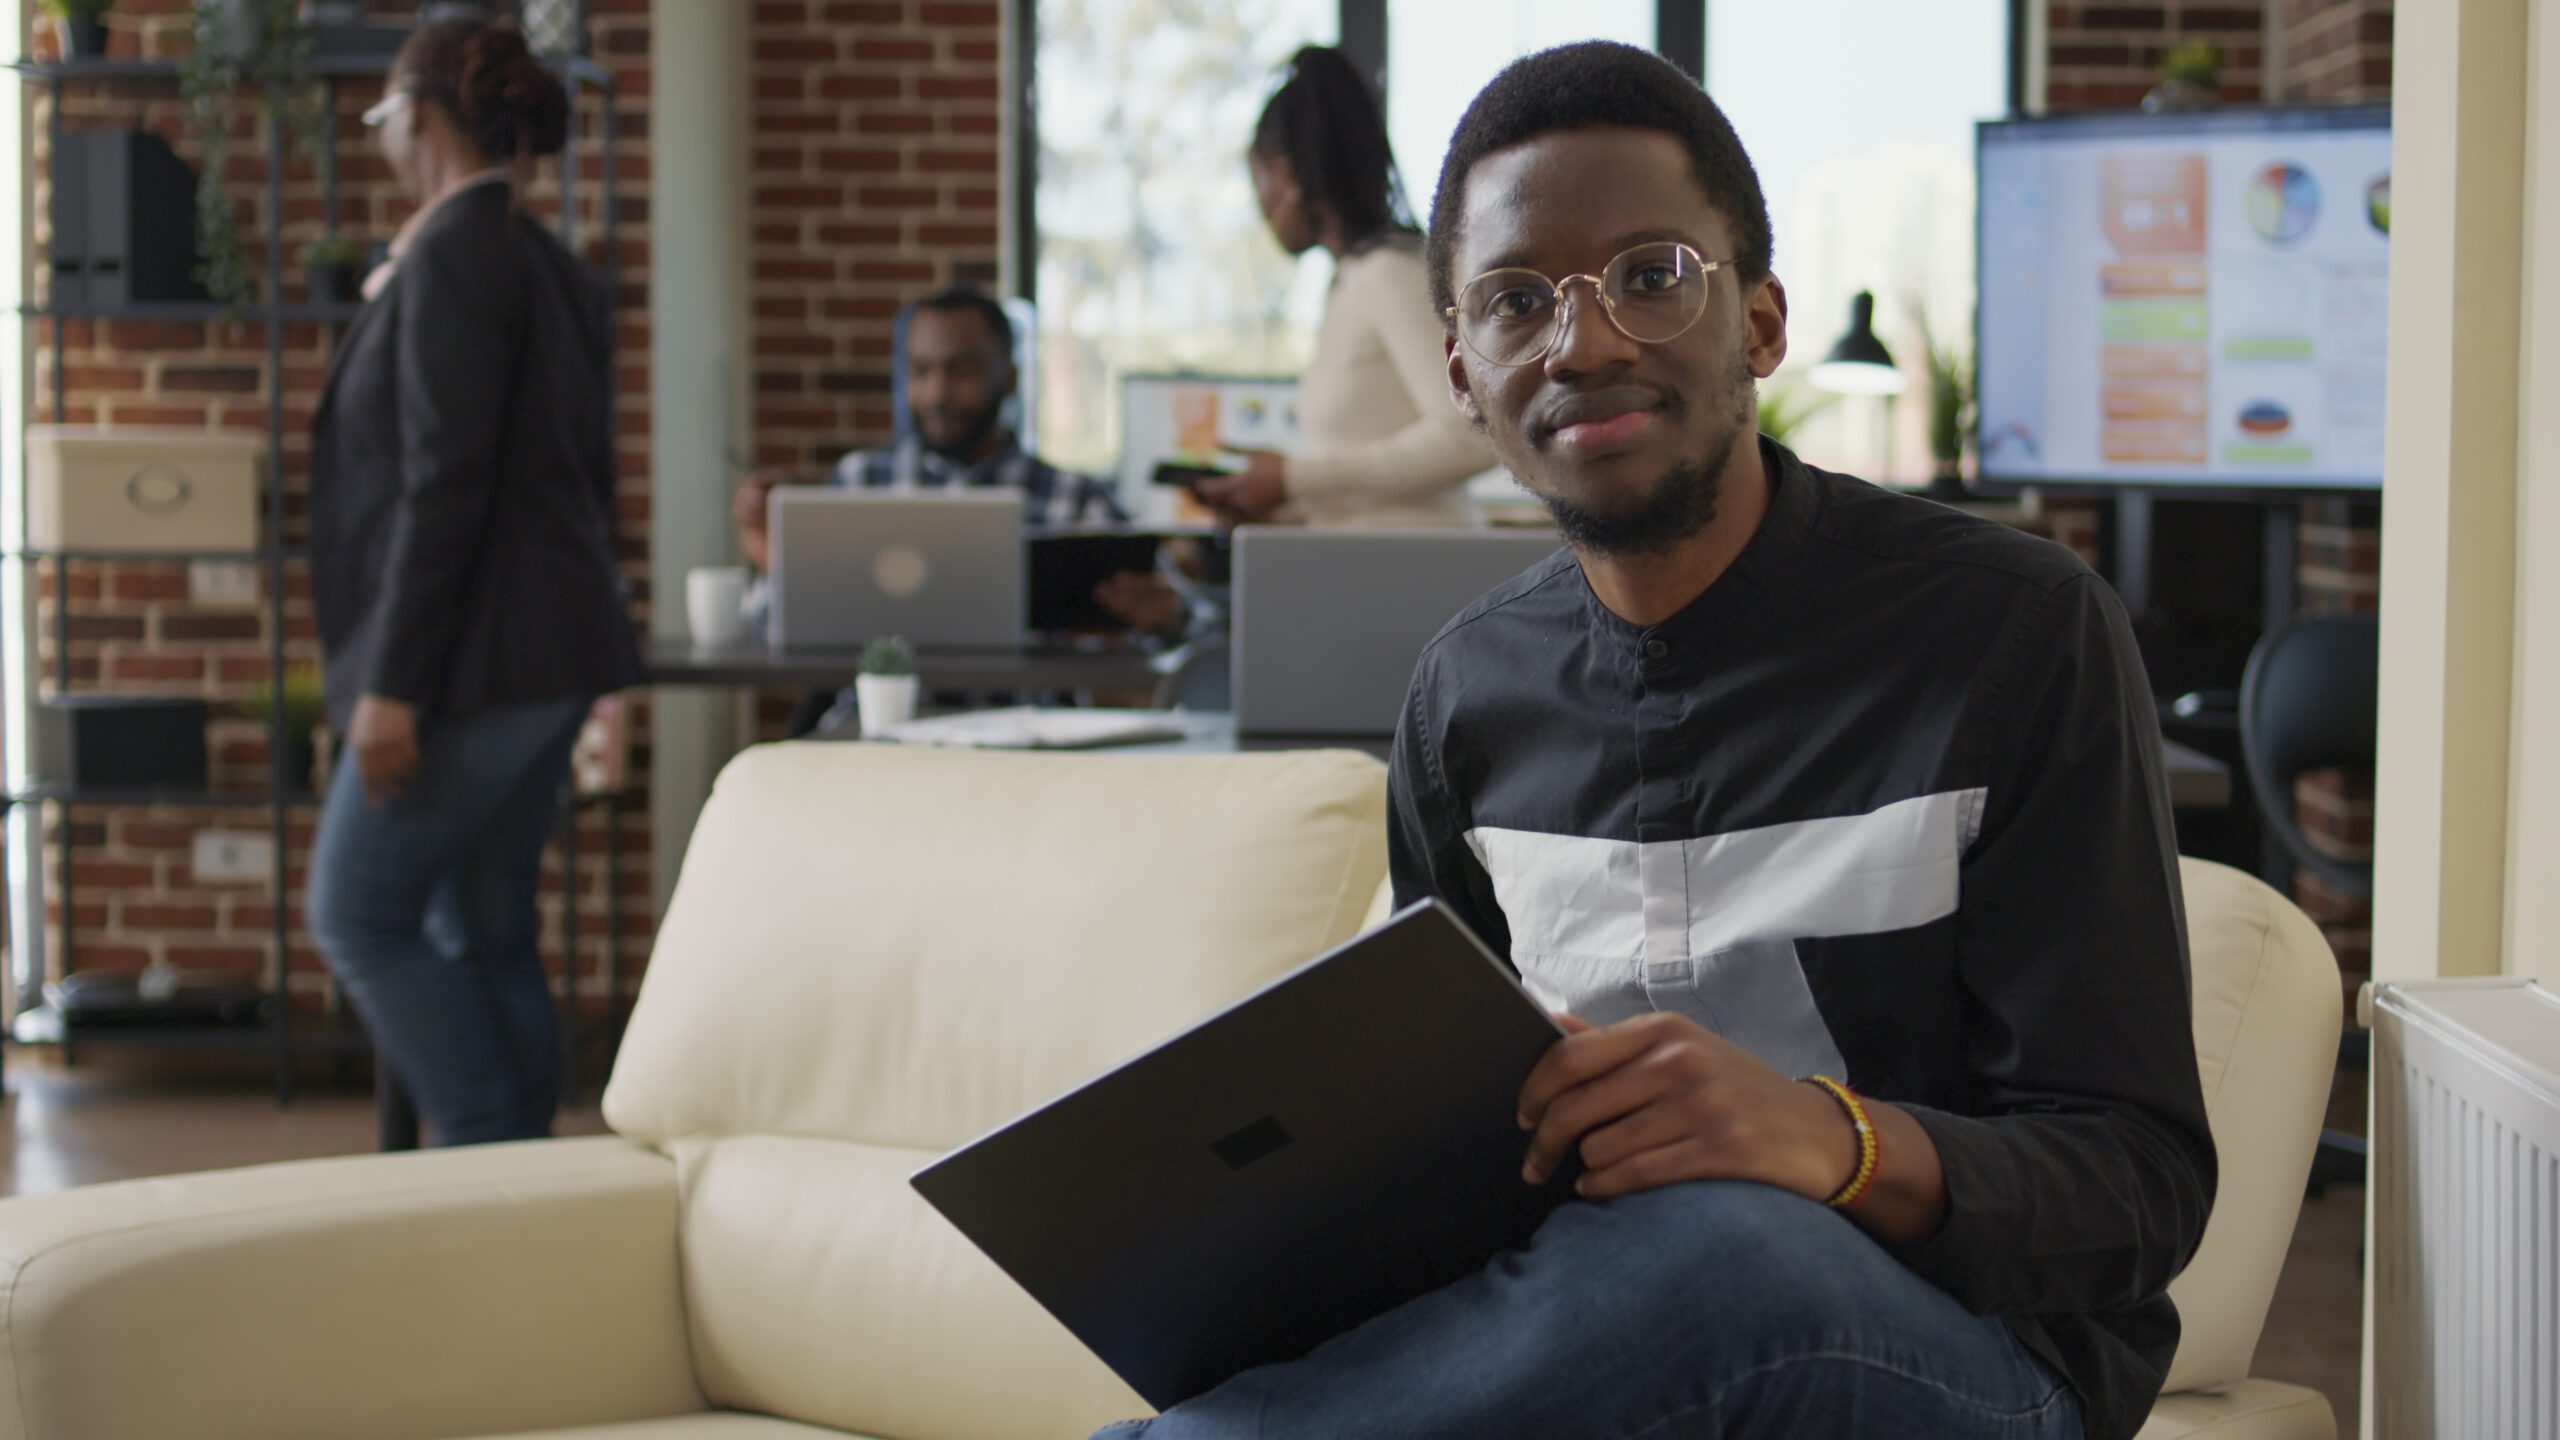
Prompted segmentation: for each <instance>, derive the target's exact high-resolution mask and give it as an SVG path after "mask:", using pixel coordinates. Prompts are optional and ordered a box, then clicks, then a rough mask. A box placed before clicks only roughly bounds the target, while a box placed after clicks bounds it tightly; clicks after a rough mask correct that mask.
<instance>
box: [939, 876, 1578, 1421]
mask: <svg viewBox="0 0 2560 1440" xmlns="http://www.w3.org/2000/svg"><path fill="white" fill-rule="evenodd" d="M1561 1033H1562V1032H1561V1031H1560V1030H1558V1029H1557V1027H1556V1024H1555V1022H1554V1021H1553V1020H1551V1019H1550V1018H1548V1016H1547V1014H1546V1012H1545V1010H1544V1009H1542V1008H1541V1007H1540V1006H1539V1005H1538V1003H1537V1002H1536V1001H1534V1000H1532V999H1531V998H1530V997H1529V996H1528V994H1527V993H1526V992H1525V991H1523V990H1522V989H1521V988H1520V986H1519V984H1518V982H1517V981H1516V980H1514V979H1513V977H1512V974H1511V971H1510V969H1509V967H1507V966H1506V965H1504V964H1503V963H1502V962H1501V961H1499V960H1497V959H1495V958H1494V956H1493V953H1492V952H1491V951H1489V950H1487V949H1486V948H1485V947H1484V946H1483V944H1482V943H1480V942H1479V941H1478V940H1477V939H1476V938H1475V937H1474V936H1473V935H1472V934H1470V933H1468V931H1467V929H1466V927H1465V926H1464V925H1462V924H1461V923H1460V922H1459V921H1458V919H1457V917H1456V916H1454V915H1452V914H1451V913H1450V912H1449V911H1448V910H1447V909H1445V908H1444V907H1442V906H1441V905H1439V904H1438V903H1437V902H1425V903H1422V904H1418V905H1414V906H1412V907H1410V908H1408V909H1406V910H1404V911H1403V912H1401V913H1399V914H1398V915H1397V916H1396V917H1395V918H1394V919H1393V920H1391V921H1389V922H1388V923H1387V924H1386V925H1384V926H1381V927H1380V928H1379V929H1377V930H1374V931H1371V932H1370V933H1369V934H1367V935H1364V936H1361V937H1360V938H1359V939H1356V940H1353V941H1352V942H1351V943H1349V944H1347V945H1344V946H1342V947H1341V948H1339V949H1337V950H1334V951H1332V952H1330V953H1328V954H1326V955H1324V956H1321V957H1319V958H1318V959H1316V960H1314V961H1312V962H1310V963H1309V964H1307V965H1306V966H1304V967H1302V968H1300V969H1298V970H1296V971H1294V972H1292V973H1290V974H1289V975H1287V976H1284V977H1282V978H1281V979H1279V980H1277V981H1274V982H1273V983H1272V984H1270V985H1269V986H1267V987H1265V988H1264V989H1262V990H1261V991H1259V992H1257V993H1255V994H1253V995H1251V996H1249V997H1247V998H1245V999H1244V1000H1241V1001H1238V1002H1237V1003H1236V1004H1235V1005H1233V1006H1231V1007H1229V1008H1228V1009H1227V1010H1225V1011H1223V1012H1221V1013H1219V1014H1217V1015H1215V1016H1212V1017H1211V1018H1209V1019H1207V1020H1204V1021H1202V1022H1201V1023H1200V1024H1198V1025H1196V1026H1194V1027H1192V1028H1191V1029H1189V1030H1186V1031H1184V1032H1183V1033H1182V1034H1180V1035H1177V1036H1175V1037H1174V1038H1172V1039H1170V1040H1168V1041H1166V1042H1164V1043H1163V1044H1162V1045H1159V1046H1157V1047H1156V1048H1155V1049H1153V1050H1150V1051H1148V1052H1147V1053H1146V1054H1144V1055H1141V1056H1139V1057H1138V1058H1137V1059H1135V1060H1132V1061H1130V1062H1129V1063H1128V1064H1126V1065H1123V1066H1121V1067H1120V1068H1119V1069H1117V1070H1114V1071H1112V1072H1111V1073H1110V1074H1108V1075H1105V1076H1103V1077H1102V1078H1100V1079H1098V1080H1095V1081H1092V1082H1090V1083H1088V1084H1086V1085H1083V1086H1081V1087H1079V1088H1077V1089H1075V1090H1072V1091H1069V1092H1068V1093H1067V1094H1065V1095H1062V1096H1060V1097H1058V1098H1057V1099H1055V1100H1052V1101H1050V1102H1049V1103H1048V1104H1046V1105H1043V1106H1041V1107H1040V1108H1039V1109H1037V1110H1034V1111H1032V1112H1031V1113H1030V1114H1028V1115H1025V1116H1023V1117H1022V1118H1021V1119H1019V1120H1016V1121H1014V1122H1013V1123H1011V1124H1009V1125H1007V1126H1005V1127H1004V1128H1002V1129H1000V1130H998V1131H996V1132H995V1133H993V1134H991V1135H988V1136H986V1137H985V1138H983V1139H980V1140H978V1141H976V1142H974V1143H972V1144H969V1145H966V1146H963V1147H962V1148H960V1149H959V1150H956V1151H954V1152H952V1153H951V1154H950V1155H948V1156H945V1157H944V1158H943V1159H941V1160H940V1161H937V1162H936V1163H934V1164H933V1165H931V1166H929V1167H927V1168H926V1169H925V1170H923V1171H922V1172H920V1173H918V1174H917V1175H916V1177H915V1179H914V1182H913V1183H914V1185H915V1187H916V1189H917V1190H918V1191H919V1192H921V1193H922V1194H923V1196H924V1198H925V1199H926V1200H928V1201H930V1202H931V1203H932V1204H933V1206H934V1208H935V1209H937V1210H940V1211H941V1212H942V1213H943V1214H944V1215H946V1216H948V1217H949V1218H950V1220H951V1223H952V1224H954V1225H956V1226H958V1227H959V1228H960V1230H961V1232H962V1233H963V1234H966V1235H967V1236H968V1237H969V1238H970V1239H971V1240H973V1241H975V1242H977V1244H978V1246H979V1248H981V1249H983V1250H985V1251H986V1252H987V1254H988V1256H989V1257H990V1258H992V1259H993V1260H994V1261H995V1262H996V1263H997V1264H998V1265H1000V1266H1002V1267H1003V1268H1004V1270H1005V1273H1007V1274H1009V1275H1011V1276H1012V1277H1013V1278H1014V1279H1015V1280H1016V1281H1018V1282H1020V1283H1021V1285H1022V1287H1023V1288H1024V1289H1025V1290H1028V1291H1030V1292H1031V1295H1032V1298H1034V1299H1036V1300H1038V1301H1039V1302H1040V1303H1041V1304H1042V1305H1044V1306H1046V1307H1047V1308H1048V1310H1049V1313H1050V1314H1052V1315H1055V1316H1057V1317H1058V1319H1059V1320H1060V1321H1061V1322H1063V1323H1064V1324H1065V1325H1066V1327H1067V1328H1068V1329H1069V1330H1070V1331H1072V1332H1074V1334H1075V1336H1076V1338H1078V1339H1080V1340H1082V1341H1083V1342H1084V1343H1085V1344H1086V1345H1087V1346H1089V1347H1091V1348H1092V1350H1093V1352H1094V1353H1095V1354H1096V1355H1099V1356H1101V1357H1102V1359H1103V1361H1104V1362H1105V1363H1106V1364H1108V1365H1110V1366H1111V1368H1112V1369H1113V1370H1115V1371H1117V1372H1119V1375H1120V1378H1122V1379H1123V1380H1126V1381H1127V1382H1128V1383H1129V1386H1130V1388H1132V1389H1134V1390H1136V1391H1137V1392H1138V1393H1139V1394H1140V1395H1142V1396H1144V1397H1146V1399H1147V1402H1148V1403H1149V1404H1151V1405H1154V1406H1156V1407H1157V1408H1158V1409H1164V1408H1166V1407H1169V1406H1171V1405H1173V1404H1175V1403H1177V1402H1179V1401H1182V1400H1185V1399H1188V1398H1190V1397H1192V1396H1194V1395H1198V1394H1200V1393H1202V1392H1203V1391H1206V1390H1209V1389H1211V1388H1213V1387H1214V1386H1216V1385H1217V1384H1219V1383H1220V1382H1221V1381H1224V1380H1226V1379H1227V1378H1228V1377H1230V1376H1232V1375H1235V1374H1237V1373H1239V1372H1241V1371H1244V1370H1247V1369H1250V1368H1252V1367H1254V1366H1256V1365H1263V1364H1269V1363H1272V1362H1275V1361H1283V1360H1290V1359H1295V1358H1296V1357H1298V1356H1301V1355H1304V1354H1306V1353H1307V1352H1308V1351H1310V1350H1312V1349H1314V1348H1315V1347H1316V1346H1318V1345H1321V1344H1323V1343H1324V1342H1325V1341H1326V1340H1329V1339H1331V1338H1332V1337H1334V1336H1336V1335H1338V1334H1341V1333H1342V1332H1344V1331H1346V1330H1349V1329H1351V1328H1353V1327H1355V1326H1357V1325H1359V1324H1360V1323H1361V1322H1362V1321H1365V1320H1367V1319H1369V1318H1371V1317H1372V1316H1375V1315H1378V1314H1381V1313H1383V1312H1385V1311H1387V1310H1390V1309H1393V1308H1394V1307H1396V1306H1397V1305H1400V1304H1402V1303H1404V1302H1405V1301H1407V1300H1410V1299H1413V1298H1414V1297H1416V1296H1419V1295H1422V1294H1425V1293H1427V1292H1429V1291H1431V1290H1433V1289H1436V1288H1438V1287H1440V1286H1442V1285H1446V1284H1448V1283H1450V1282H1452V1281H1455V1280H1458V1279H1460V1278H1462V1277H1464V1276H1466V1275H1469V1274H1472V1273H1474V1272H1475V1271H1476V1270H1478V1269H1480V1268H1481V1267H1482V1266H1483V1265H1484V1264H1485V1262H1486V1261H1488V1260H1490V1259H1492V1258H1493V1257H1494V1256H1495V1255H1498V1254H1500V1253H1502V1252H1503V1251H1505V1250H1512V1249H1518V1248H1521V1247H1522V1246H1525V1245H1526V1244H1527V1243H1528V1241H1529V1237H1530V1235H1531V1234H1532V1233H1533V1232H1535V1231H1536V1229H1537V1228H1538V1224H1539V1222H1540V1221H1542V1220H1544V1219H1545V1218H1546V1217H1547V1215H1548V1213H1549V1212H1551V1211H1553V1210H1554V1209H1555V1208H1556V1207H1557V1206H1558V1205H1560V1204H1562V1203H1563V1202H1564V1201H1566V1200H1568V1199H1570V1198H1571V1197H1572V1194H1573V1180H1574V1176H1575V1175H1576V1174H1577V1173H1579V1172H1578V1171H1577V1170H1575V1169H1573V1168H1572V1167H1568V1168H1567V1169H1566V1171H1565V1172H1564V1173H1562V1174H1559V1175H1556V1176H1554V1177H1552V1178H1550V1179H1549V1180H1548V1181H1547V1183H1546V1184H1544V1185H1542V1186H1537V1187H1534V1188H1533V1187H1531V1186H1529V1185H1527V1184H1524V1183H1523V1182H1522V1181H1521V1179H1520V1165H1521V1161H1522V1160H1523V1159H1525V1158H1526V1156H1527V1153H1528V1137H1527V1136H1526V1135H1525V1134H1523V1133H1522V1132H1521V1130H1520V1128H1519V1125H1518V1123H1517V1121H1516V1120H1515V1119H1514V1117H1515V1116H1516V1115H1517V1113H1518V1109H1519V1095H1520V1085H1521V1082H1522V1081H1524V1080H1526V1079H1527V1078H1528V1075H1529V1071H1530V1069H1531V1068H1532V1067H1533V1066H1535V1065H1536V1063H1537V1061H1538V1058H1539V1057H1540V1056H1541V1055H1543V1054H1545V1053H1546V1050H1547V1047H1548V1046H1549V1045H1551V1044H1553V1043H1555V1041H1556V1039H1557V1037H1558V1036H1559V1035H1560V1034H1561Z"/></svg>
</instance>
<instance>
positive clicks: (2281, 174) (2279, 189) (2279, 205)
mask: <svg viewBox="0 0 2560 1440" xmlns="http://www.w3.org/2000/svg"><path fill="white" fill-rule="evenodd" d="M2240 209H2241V213H2243V214H2245V215H2247V216H2248V217H2249V228H2250V229H2252V230H2255V231H2257V232H2258V238H2259V239H2261V240H2264V241H2266V242H2267V243H2268V244H2270V245H2290V244H2292V243H2293V242H2294V241H2296V240H2299V239H2301V238H2302V237H2303V236H2305V235H2308V234H2310V233H2311V227H2312V226H2313V225H2314V224H2316V223H2318V221H2319V219H2320V182H2319V181H2317V180H2314V179H2312V178H2311V172H2310V171H2308V170H2305V169H2303V168H2302V167H2301V166H2299V165H2296V164H2293V163H2291V162H2290V161H2283V160H2279V161H2277V162H2276V163H2275V164H2273V165H2270V166H2268V167H2267V168H2265V169H2263V170H2261V171H2259V172H2258V173H2257V174H2255V175H2252V176H2250V177H2249V186H2248V188H2247V189H2246V190H2245V191H2243V192H2242V193H2241V197H2240Z"/></svg>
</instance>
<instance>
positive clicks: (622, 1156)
mask: <svg viewBox="0 0 2560 1440" xmlns="http://www.w3.org/2000/svg"><path fill="white" fill-rule="evenodd" d="M676 1208H677V1189H676V1173H675V1166H674V1163H673V1162H672V1161H670V1160H668V1159H666V1158H665V1157H664V1156H661V1155H658V1154H656V1153H655V1152H653V1151H650V1150H647V1149H644V1148H642V1147H640V1146H637V1145H633V1144H631V1143H630V1142H628V1141H625V1140H621V1139H617V1138H612V1137H607V1138H604V1139H596V1140H554V1141H537V1142H532V1143H529V1144H520V1145H495V1146H485V1147H479V1148H474V1149H456V1150H440V1151H428V1152H422V1153H417V1154H408V1155H384V1156H365V1157H361V1158H356V1159H348V1160H322V1161H312V1162H306V1163H301V1164H292V1165H269V1166H262V1167H259V1168H256V1169H250V1170H232V1171H221V1172H216V1173H212V1174H204V1175H183V1176H173V1177H170V1178H167V1179H158V1180H139V1181H130V1182H125V1183H121V1184H113V1185H98V1186H92V1187H89V1188H87V1189H80V1190H71V1191H66V1192H63V1193H61V1194H55V1195H39V1196H29V1197H24V1198H20V1199H14V1200H7V1201H0V1437H5V1440H123V1437H132V1436H143V1435H148V1436H153V1437H156V1440H231V1437H238V1440H251V1437H257V1440H298V1437H312V1440H320V1437H330V1440H346V1437H351V1436H362V1437H365V1440H439V1437H450V1436H469V1435H485V1434H488V1433H491V1432H500V1431H511V1430H538V1429H546V1428H553V1427H560V1426H569V1425H582V1424H601V1423H606V1422H611V1421H617V1420H633V1419H643V1418H647V1417H651V1416H659V1415H672V1414H683V1413H688V1412H692V1411H697V1410H700V1409H702V1408H704V1401H703V1399H702V1394H701V1391H700V1389H699V1388H698V1387H697V1386H696V1384H695V1383H694V1378H693V1365H692V1360H691V1356H690V1350H689V1344H688V1341H687V1332H686V1324H685V1314H684V1306H683V1297H682V1293H681V1291H680V1288H679V1283H678V1271H677V1257H676Z"/></svg>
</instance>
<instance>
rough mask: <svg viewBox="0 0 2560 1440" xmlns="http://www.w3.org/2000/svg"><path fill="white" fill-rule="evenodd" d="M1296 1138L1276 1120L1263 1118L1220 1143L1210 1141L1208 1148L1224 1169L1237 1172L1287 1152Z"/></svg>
mask: <svg viewBox="0 0 2560 1440" xmlns="http://www.w3.org/2000/svg"><path fill="white" fill-rule="evenodd" d="M1297 1138H1298V1137H1296V1136H1295V1135H1292V1134H1290V1133H1289V1131H1288V1129H1287V1127H1285V1126H1283V1125H1282V1124H1281V1123H1280V1117H1278V1116H1276V1115H1265V1116H1263V1117H1262V1118H1261V1119H1259V1120H1256V1121H1254V1122H1253V1123H1252V1124H1250V1125H1247V1126H1246V1127H1244V1128H1243V1129H1241V1130H1238V1131H1237V1132H1236V1133H1234V1134H1233V1135H1230V1136H1228V1137H1227V1138H1226V1139H1224V1140H1217V1141H1212V1142H1211V1143H1210V1145H1209V1148H1210V1149H1212V1150H1215V1151H1217V1152H1218V1158H1219V1159H1221V1160H1224V1161H1226V1162H1227V1168H1228V1169H1230V1170H1241V1169H1243V1168H1244V1167H1246V1166H1247V1165H1250V1164H1252V1163H1253V1162H1254V1161H1256V1160H1261V1159H1265V1158H1267V1157H1269V1156H1270V1155H1272V1154H1274V1153H1276V1152H1278V1151H1280V1150H1284V1149H1286V1148H1288V1146H1289V1145H1290V1144H1291V1143H1292V1142H1294V1141H1295V1140H1296V1139H1297Z"/></svg>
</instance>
